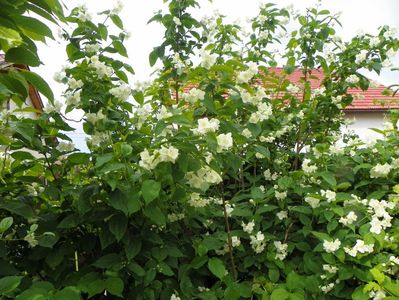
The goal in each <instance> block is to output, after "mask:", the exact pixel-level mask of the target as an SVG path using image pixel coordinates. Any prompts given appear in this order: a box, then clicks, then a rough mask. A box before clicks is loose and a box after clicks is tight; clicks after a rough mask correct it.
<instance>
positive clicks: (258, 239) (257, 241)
mask: <svg viewBox="0 0 399 300" xmlns="http://www.w3.org/2000/svg"><path fill="white" fill-rule="evenodd" d="M249 238H250V239H251V241H250V244H251V247H252V249H253V250H254V251H255V253H258V254H259V253H262V252H263V250H265V247H266V241H265V235H264V234H263V233H262V232H260V231H258V232H257V234H256V235H251V236H250V237H249Z"/></svg>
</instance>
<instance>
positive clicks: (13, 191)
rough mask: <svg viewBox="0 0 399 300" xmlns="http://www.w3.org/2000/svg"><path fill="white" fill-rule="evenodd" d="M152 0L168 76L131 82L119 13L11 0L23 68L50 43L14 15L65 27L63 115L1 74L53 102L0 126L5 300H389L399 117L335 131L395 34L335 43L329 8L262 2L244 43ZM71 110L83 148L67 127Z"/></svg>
mask: <svg viewBox="0 0 399 300" xmlns="http://www.w3.org/2000/svg"><path fill="white" fill-rule="evenodd" d="M166 2H168V5H169V6H168V7H169V11H168V12H167V13H162V12H160V13H157V14H156V15H155V16H154V18H152V20H151V21H153V22H159V23H161V24H163V26H165V38H164V41H163V42H162V44H161V45H159V46H157V47H155V48H154V51H153V52H151V54H150V57H149V58H150V59H149V60H150V64H152V65H154V64H156V63H157V61H158V62H160V63H161V64H162V69H161V70H159V72H158V75H157V78H156V79H155V80H154V81H153V82H151V84H149V85H146V84H140V83H137V84H136V88H135V89H132V88H131V87H130V86H129V80H128V79H129V76H128V73H133V69H132V68H131V66H129V65H128V64H126V63H124V61H123V58H120V57H119V56H127V51H126V49H125V47H124V45H123V42H124V40H125V39H126V38H127V35H128V34H127V32H126V31H124V26H123V23H122V20H121V19H120V18H119V17H118V13H119V11H120V9H121V7H120V6H119V5H118V6H117V7H116V8H114V9H112V10H109V11H104V12H102V13H101V14H100V16H103V17H104V22H102V23H95V22H94V21H93V18H92V16H91V14H90V13H89V12H88V11H87V9H86V8H85V7H84V6H81V7H77V8H75V9H73V10H72V11H71V14H70V16H68V17H63V16H62V10H61V8H60V6H58V4H56V1H49V0H48V1H23V0H21V1H17V2H14V1H13V2H11V1H6V4H7V5H6V6H5V7H7V9H9V12H7V13H6V15H7V18H8V19H9V22H1V23H0V32H5V33H2V34H1V37H0V42H1V43H0V46H1V49H2V50H3V51H5V53H6V60H7V62H10V63H25V64H28V65H31V66H34V65H35V63H32V62H36V59H35V60H34V61H28V60H25V58H27V57H31V56H30V54H31V53H32V55H33V56H32V58H33V57H35V58H36V57H37V54H36V53H35V47H34V42H33V40H43V38H44V36H48V37H51V31H50V34H46V33H47V31H46V30H43V28H44V27H42V26H45V25H44V24H42V23H40V24H41V25H38V26H37V27H35V26H32V27H29V30H28V29H27V28H26V27H24V26H23V22H24V21H23V20H25V18H28V17H24V16H22V14H23V13H24V12H26V11H28V10H30V11H33V12H36V13H38V14H39V15H41V16H44V17H47V19H49V20H52V21H54V22H67V23H69V24H70V25H72V24H73V25H74V26H75V27H74V29H73V31H72V32H68V30H65V31H64V37H65V38H66V39H67V40H68V41H69V44H68V46H67V49H66V51H67V54H68V58H69V61H70V63H71V65H70V66H67V67H65V68H64V69H63V70H62V71H61V72H59V73H57V74H56V79H57V80H58V81H60V82H63V83H65V84H66V86H67V88H66V91H65V104H66V108H65V110H64V111H63V112H62V111H61V110H62V106H63V103H61V102H58V101H55V100H54V99H53V97H52V93H51V91H50V90H49V88H48V86H47V84H45V82H44V81H43V80H42V79H41V78H40V77H38V75H36V74H35V73H32V72H28V71H21V70H18V69H17V68H16V67H15V65H10V64H9V65H7V67H6V69H4V70H1V77H0V92H1V94H0V96H1V101H2V102H3V103H4V102H6V101H7V100H8V99H10V98H11V99H12V100H14V101H15V102H16V103H19V104H22V103H23V99H25V98H26V96H27V88H28V86H27V83H28V82H29V83H31V84H33V85H34V86H36V87H37V88H38V89H39V91H41V92H42V93H43V94H44V95H45V96H47V98H48V100H49V104H48V105H47V106H46V108H45V110H44V112H43V113H41V114H39V116H38V118H37V119H31V118H28V117H27V116H25V115H21V114H19V112H20V111H23V110H26V109H21V110H18V111H15V112H10V111H7V112H3V114H2V118H1V121H0V126H1V129H2V130H1V133H0V143H1V145H2V149H3V153H2V158H1V165H0V179H1V185H0V195H1V197H0V220H1V222H0V276H1V278H0V297H1V299H18V300H23V299H57V300H58V299H68V300H69V299H72V300H73V299H118V298H122V299H175V300H176V299H249V298H251V299H265V300H266V299H271V300H277V299H278V300H283V299H291V300H296V299H318V300H319V299H355V300H362V299H370V298H371V299H399V282H398V281H397V279H396V277H397V273H398V270H399V250H398V239H399V231H398V225H399V224H398V221H397V220H396V219H395V216H396V215H397V214H398V212H399V208H398V201H399V186H398V185H397V183H398V177H399V152H398V149H399V148H398V147H399V139H398V128H397V125H396V123H397V119H398V115H397V114H395V113H392V115H391V119H390V120H388V122H387V123H386V128H385V129H384V130H381V131H380V133H381V139H380V140H378V141H373V142H368V143H365V142H362V141H361V140H359V139H358V138H356V137H355V136H353V135H342V134H341V133H340V128H341V126H342V124H343V123H344V119H343V115H342V112H341V111H342V108H344V107H345V106H347V105H349V104H350V103H351V102H352V100H353V97H354V96H353V93H352V94H349V93H348V89H351V88H358V89H362V90H367V89H368V88H369V86H371V85H373V84H375V83H373V82H371V81H370V80H368V79H367V77H365V76H364V75H362V74H361V73H360V71H361V70H362V69H368V70H369V71H372V72H377V73H379V72H380V71H381V69H382V68H383V67H389V66H391V59H392V57H393V55H394V54H395V53H396V51H397V50H398V48H399V41H398V39H396V38H395V31H394V29H391V28H389V27H386V26H384V27H381V28H380V29H379V32H378V34H377V35H376V36H372V35H370V34H360V35H358V36H356V37H354V38H353V39H352V40H350V41H348V42H343V41H341V40H340V39H339V38H338V37H337V36H336V35H335V30H334V26H336V25H337V24H339V23H338V20H337V16H335V15H331V14H330V12H328V11H326V10H321V9H320V8H319V7H317V8H312V9H309V10H307V12H306V14H305V15H299V14H298V13H297V12H295V11H293V10H292V8H282V9H280V8H276V6H274V5H271V4H267V5H262V6H261V7H260V12H259V15H258V16H256V17H255V18H253V19H252V20H251V32H250V33H249V34H245V33H243V32H242V28H241V27H240V26H239V25H238V24H228V23H226V22H225V20H224V17H223V16H220V15H216V16H215V17H214V18H211V19H206V20H202V21H197V20H195V19H194V18H193V16H192V14H190V13H189V12H190V10H192V9H195V8H196V7H197V6H198V3H197V2H196V1H195V0H182V1H179V0H171V1H166ZM12 3H15V4H12ZM1 14H3V11H2V12H1ZM55 16H57V19H55ZM29 18H31V19H33V18H32V17H29ZM2 20H3V15H2ZM21 20H22V21H21ZM34 22H39V21H34ZM108 22H112V23H113V24H114V25H116V27H117V28H119V32H118V33H117V34H110V33H109V29H110V28H111V27H110V26H109V23H108ZM35 24H36V23H35ZM37 24H39V23H37ZM293 26H297V27H298V29H297V30H292V27H293ZM279 43H281V45H282V46H278V47H277V48H276V45H277V44H279ZM26 47H28V48H26ZM18 53H21V54H18ZM27 53H29V55H28V54H27ZM281 53H282V54H281ZM37 61H39V60H38V58H37ZM282 61H283V62H284V68H282V69H281V68H280V69H279V68H275V67H276V66H277V65H278V63H280V62H282ZM296 69H301V70H302V72H303V76H302V78H301V83H300V84H295V83H292V82H290V81H289V80H288V79H287V76H286V75H288V74H290V73H292V72H293V71H294V70H296ZM315 69H318V70H320V71H322V72H323V74H324V75H323V77H322V78H321V79H320V87H319V88H317V89H313V90H312V89H311V84H310V80H314V79H315V77H314V74H315V72H318V71H315ZM26 74H29V75H26ZM316 78H320V77H316ZM77 109H79V110H83V111H84V113H85V115H84V119H83V122H84V130H85V132H86V134H87V135H88V136H89V138H88V140H87V145H88V147H89V149H90V152H89V153H83V152H80V151H78V150H77V149H75V147H74V145H73V144H72V143H71V140H70V139H69V138H68V136H67V135H65V132H66V131H69V130H72V128H71V127H70V126H69V125H68V124H67V123H66V121H65V116H64V113H65V112H70V111H73V110H77Z"/></svg>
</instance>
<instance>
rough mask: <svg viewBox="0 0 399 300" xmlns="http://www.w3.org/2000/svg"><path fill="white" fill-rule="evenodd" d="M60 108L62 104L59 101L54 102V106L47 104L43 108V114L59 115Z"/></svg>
mask: <svg viewBox="0 0 399 300" xmlns="http://www.w3.org/2000/svg"><path fill="white" fill-rule="evenodd" d="M61 108H62V103H61V102H59V101H54V104H51V103H48V104H47V105H46V106H45V107H44V112H45V113H48V114H49V113H52V112H56V113H59V112H60V111H61Z"/></svg>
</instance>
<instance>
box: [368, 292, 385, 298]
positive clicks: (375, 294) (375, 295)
mask: <svg viewBox="0 0 399 300" xmlns="http://www.w3.org/2000/svg"><path fill="white" fill-rule="evenodd" d="M386 296H387V295H386V294H385V292H384V291H383V290H378V291H377V292H374V291H371V292H369V297H372V298H373V299H372V300H383V299H385V298H386Z"/></svg>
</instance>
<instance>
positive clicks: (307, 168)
mask: <svg viewBox="0 0 399 300" xmlns="http://www.w3.org/2000/svg"><path fill="white" fill-rule="evenodd" d="M311 162H312V161H311V160H310V159H308V158H305V159H304V160H303V162H302V170H303V172H304V173H305V174H312V173H314V172H316V171H317V166H315V165H310V163H311Z"/></svg>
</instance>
